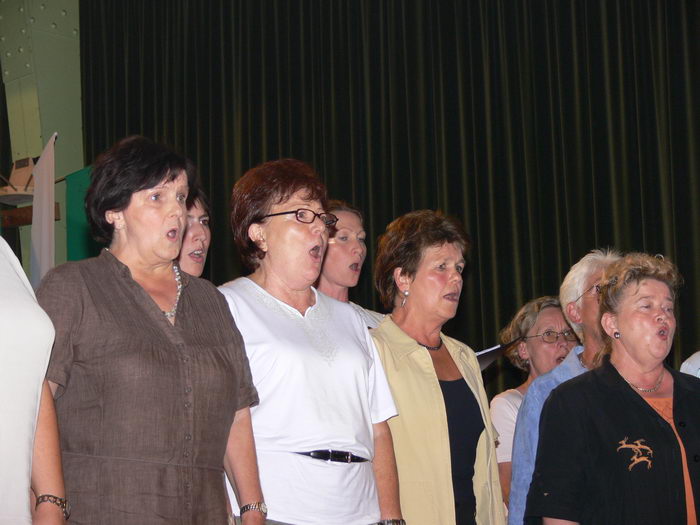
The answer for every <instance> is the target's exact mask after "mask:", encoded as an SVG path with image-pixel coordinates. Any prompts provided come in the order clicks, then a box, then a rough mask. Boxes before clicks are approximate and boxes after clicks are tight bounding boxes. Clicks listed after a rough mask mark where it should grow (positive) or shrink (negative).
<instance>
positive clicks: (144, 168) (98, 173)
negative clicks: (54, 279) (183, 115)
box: [85, 135, 199, 245]
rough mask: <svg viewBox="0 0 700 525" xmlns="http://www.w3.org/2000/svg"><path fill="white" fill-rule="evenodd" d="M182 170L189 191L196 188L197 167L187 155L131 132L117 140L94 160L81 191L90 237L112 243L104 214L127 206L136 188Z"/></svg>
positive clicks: (168, 178) (111, 230) (172, 176)
mask: <svg viewBox="0 0 700 525" xmlns="http://www.w3.org/2000/svg"><path fill="white" fill-rule="evenodd" d="M182 172H185V174H186V175H187V183H188V185H189V191H190V192H197V191H198V190H199V186H198V178H197V170H196V169H195V167H194V164H192V162H191V161H190V160H189V159H186V158H185V157H183V156H181V155H179V154H178V153H175V152H174V151H173V150H171V149H170V148H168V147H167V146H164V145H162V144H157V143H155V142H153V141H152V140H151V139H148V138H146V137H141V136H139V135H134V136H131V137H127V138H125V139H122V140H120V141H119V142H117V143H116V144H115V145H114V146H112V147H111V148H109V149H108V150H107V151H105V152H104V153H101V154H100V155H99V156H98V157H97V159H96V160H95V164H94V165H93V168H92V173H91V175H90V179H91V180H90V187H89V188H88V190H87V194H86V195H85V212H86V214H87V219H88V223H89V224H90V229H91V231H92V236H93V238H94V239H95V240H96V241H97V242H98V243H101V244H106V245H109V244H111V243H112V236H113V235H114V225H113V224H110V223H109V222H107V219H106V217H105V214H106V213H107V212H108V211H110V210H114V211H122V210H124V209H126V208H127V207H128V206H129V202H131V196H132V195H133V194H134V193H136V192H137V191H141V190H146V189H149V188H153V187H154V186H157V185H158V184H160V183H161V182H163V181H167V182H170V181H172V180H175V179H176V178H177V177H178V175H180V173H182Z"/></svg>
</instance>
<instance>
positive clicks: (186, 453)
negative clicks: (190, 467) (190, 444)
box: [182, 450, 190, 458]
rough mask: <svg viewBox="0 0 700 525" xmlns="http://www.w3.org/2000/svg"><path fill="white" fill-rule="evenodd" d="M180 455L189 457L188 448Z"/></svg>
mask: <svg viewBox="0 0 700 525" xmlns="http://www.w3.org/2000/svg"><path fill="white" fill-rule="evenodd" d="M182 455H183V456H185V457H186V458H188V457H190V451H189V450H185V451H184V452H183V453H182Z"/></svg>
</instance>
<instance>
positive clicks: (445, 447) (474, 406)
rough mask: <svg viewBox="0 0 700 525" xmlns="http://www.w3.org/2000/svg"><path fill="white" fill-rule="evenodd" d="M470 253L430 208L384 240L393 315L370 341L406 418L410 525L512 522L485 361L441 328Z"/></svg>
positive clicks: (381, 255) (382, 286)
mask: <svg viewBox="0 0 700 525" xmlns="http://www.w3.org/2000/svg"><path fill="white" fill-rule="evenodd" d="M468 248H469V240H468V237H467V235H466V234H465V233H464V232H463V230H462V229H461V227H460V226H459V224H458V223H456V222H455V221H453V220H451V219H449V218H447V217H444V216H443V215H442V214H440V213H439V212H433V211H430V210H422V211H415V212H411V213H408V214H406V215H403V216H401V217H399V218H398V219H396V220H395V221H393V222H392V223H391V224H390V225H389V226H388V227H387V231H386V232H385V233H384V234H383V235H382V236H381V238H380V240H379V248H378V253H377V260H376V263H375V285H376V286H377V289H378V290H379V293H380V296H381V299H382V302H383V303H384V305H385V306H386V307H387V308H393V311H392V313H391V315H390V316H387V318H386V319H385V320H384V321H383V322H382V323H381V324H380V325H379V326H378V327H377V328H376V329H374V330H373V331H372V336H373V338H374V341H375V344H376V346H377V349H378V351H379V355H380V357H381V359H382V362H383V364H384V369H385V372H386V374H387V377H388V379H389V384H390V386H391V390H392V394H393V396H394V401H395V403H396V407H397V409H398V412H399V415H398V416H397V417H395V418H393V419H390V420H389V426H390V428H391V433H392V435H393V439H394V450H395V452H396V462H397V465H398V470H399V484H400V493H401V507H402V511H403V516H404V518H405V519H406V522H407V524H408V525H425V524H428V523H429V524H431V525H472V524H478V525H499V524H502V523H504V516H503V504H502V502H501V491H500V487H499V482H498V468H497V463H496V455H495V433H494V430H493V427H492V425H491V419H490V415H489V405H488V401H487V399H486V394H485V392H484V387H483V383H482V379H481V372H480V370H479V364H478V362H477V359H476V356H475V355H474V352H472V350H471V349H470V348H469V347H467V346H466V345H464V344H462V343H460V342H459V341H457V340H455V339H451V338H449V337H447V336H445V335H444V334H442V332H441V329H442V325H443V324H444V323H445V322H446V321H448V320H449V319H451V318H452V317H454V315H455V313H456V311H457V305H458V303H459V296H460V294H461V291H462V271H463V270H464V266H465V261H464V254H465V252H466V251H467V250H468Z"/></svg>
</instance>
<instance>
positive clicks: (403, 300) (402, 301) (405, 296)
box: [401, 290, 408, 308]
mask: <svg viewBox="0 0 700 525" xmlns="http://www.w3.org/2000/svg"><path fill="white" fill-rule="evenodd" d="M406 299H408V290H404V291H403V299H402V300H401V308H403V307H404V306H406Z"/></svg>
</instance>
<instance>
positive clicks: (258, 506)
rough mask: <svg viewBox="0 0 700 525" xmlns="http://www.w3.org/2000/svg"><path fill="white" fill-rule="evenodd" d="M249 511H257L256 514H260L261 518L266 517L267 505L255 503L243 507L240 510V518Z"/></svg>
mask: <svg viewBox="0 0 700 525" xmlns="http://www.w3.org/2000/svg"><path fill="white" fill-rule="evenodd" d="M249 510H257V511H258V512H261V513H262V514H263V516H267V505H265V502H264V501H256V502H254V503H248V504H247V505H243V506H242V507H241V509H240V513H241V516H243V513H244V512H248V511H249Z"/></svg>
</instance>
